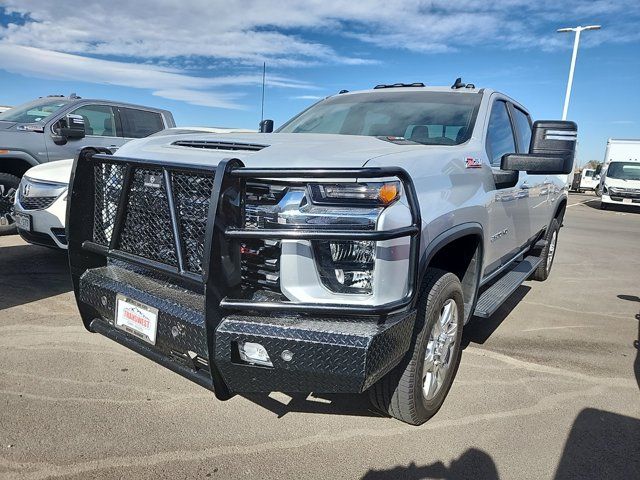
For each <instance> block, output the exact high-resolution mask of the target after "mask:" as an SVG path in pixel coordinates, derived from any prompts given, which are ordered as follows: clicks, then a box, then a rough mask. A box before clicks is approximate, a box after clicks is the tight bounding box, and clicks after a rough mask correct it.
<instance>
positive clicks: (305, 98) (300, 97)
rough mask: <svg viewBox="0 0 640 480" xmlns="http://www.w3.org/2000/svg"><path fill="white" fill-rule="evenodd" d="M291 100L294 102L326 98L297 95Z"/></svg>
mask: <svg viewBox="0 0 640 480" xmlns="http://www.w3.org/2000/svg"><path fill="white" fill-rule="evenodd" d="M291 98H292V99H294V100H322V99H323V98H324V97H321V96H318V95H296V96H295V97H291Z"/></svg>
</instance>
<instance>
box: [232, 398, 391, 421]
mask: <svg viewBox="0 0 640 480" xmlns="http://www.w3.org/2000/svg"><path fill="white" fill-rule="evenodd" d="M278 395H280V396H283V397H287V398H290V400H289V402H288V403H283V402H281V401H279V400H277V399H275V398H273V397H271V396H269V395H268V394H260V393H256V394H242V397H243V398H246V399H247V400H249V401H250V402H252V403H255V404H256V405H259V406H260V407H262V408H264V409H266V410H269V411H270V412H272V413H275V414H276V415H277V416H278V418H282V417H284V416H285V415H286V414H287V413H292V412H296V413H318V414H323V415H353V416H358V417H382V416H383V415H381V414H379V413H376V412H374V411H373V410H372V409H371V404H370V403H369V398H368V396H367V394H366V393H365V394H360V395H358V394H316V393H313V394H306V393H299V394H296V393H293V394H278Z"/></svg>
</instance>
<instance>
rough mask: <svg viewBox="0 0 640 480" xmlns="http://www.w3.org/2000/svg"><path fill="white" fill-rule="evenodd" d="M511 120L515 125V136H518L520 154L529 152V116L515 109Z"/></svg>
mask: <svg viewBox="0 0 640 480" xmlns="http://www.w3.org/2000/svg"><path fill="white" fill-rule="evenodd" d="M512 112H513V120H514V121H515V124H516V135H517V136H518V146H519V147H520V150H519V151H520V153H528V152H529V144H530V143H531V123H530V122H529V115H527V114H526V113H524V112H523V111H522V110H520V109H519V108H517V107H514V108H513V110H512Z"/></svg>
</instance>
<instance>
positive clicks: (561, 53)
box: [0, 0, 640, 163]
mask: <svg viewBox="0 0 640 480" xmlns="http://www.w3.org/2000/svg"><path fill="white" fill-rule="evenodd" d="M639 21H640V3H639V2H638V1H637V0H618V1H613V0H593V1H578V0H567V1H563V2H558V1H557V0H556V1H551V0H538V1H536V2H531V1H530V0H504V1H502V2H500V1H498V2H486V1H485V0H458V1H456V2H451V1H443V0H430V1H424V0H423V1H419V0H416V1H411V0H404V1H396V0H385V1H383V0H369V1H366V0H361V1H359V2H353V1H351V2H345V1H334V0H307V1H302V0H299V1H289V0H280V1H278V2H269V1H265V0H263V1H257V0H226V1H224V2H220V1H213V0H206V1H205V0H194V1H191V2H184V1H179V0H155V1H146V0H136V1H135V2H131V1H124V0H112V1H110V2H102V1H100V2H98V1H94V0H86V1H84V2H82V3H81V4H79V3H78V2H75V1H64V0H63V1H60V2H42V1H38V0H0V104H8V105H16V104H19V103H22V102H24V101H27V100H30V99H32V98H34V97H38V96H42V95H47V94H53V93H64V94H69V93H71V92H75V93H77V94H78V95H80V96H82V97H97V98H110V99H117V100H122V101H128V102H133V103H140V104H145V105H153V106H157V107H162V108H167V109H169V110H171V111H172V112H173V113H174V116H175V118H176V121H177V123H178V125H206V126H225V127H229V126H234V127H245V128H257V123H258V121H259V117H260V82H261V73H262V62H266V63H267V83H268V85H267V94H266V105H265V111H266V116H267V117H268V118H273V119H274V120H275V122H276V125H278V124H281V123H282V122H284V121H285V120H286V119H287V118H289V117H290V116H292V115H293V114H295V113H296V112H298V111H299V110H301V109H303V108H305V107H306V106H308V105H309V104H311V103H313V102H315V101H316V99H317V98H322V97H324V96H327V95H331V94H333V93H336V92H337V91H339V90H340V89H343V88H346V89H349V90H356V89H362V88H369V87H371V86H373V85H375V84H377V83H395V82H413V81H422V82H424V83H426V84H429V85H450V84H451V83H452V82H453V81H454V80H455V78H456V77H458V76H462V78H463V80H464V81H466V82H472V83H475V84H476V85H478V86H485V87H492V88H495V89H498V90H500V91H503V92H505V93H507V94H509V95H511V96H513V97H514V98H515V99H516V100H518V101H520V102H521V103H523V104H524V105H526V106H527V107H528V108H529V109H530V110H531V112H532V114H533V116H534V118H536V119H555V118H560V115H561V111H562V103H563V100H564V92H565V87H566V81H567V75H568V69H569V61H570V56H571V47H572V43H573V34H559V33H555V30H556V29H557V28H559V27H565V26H575V25H579V24H581V25H587V24H601V25H602V26H603V29H602V30H601V31H595V32H585V33H584V34H583V42H582V43H581V48H580V52H579V55H578V64H577V69H576V76H575V81H574V88H573V93H572V101H571V105H570V108H569V119H572V120H575V121H576V122H578V125H579V131H580V138H579V147H578V157H579V161H580V162H581V163H584V162H586V161H588V160H591V159H598V160H599V159H601V158H602V156H603V154H604V148H605V144H606V139H607V138H609V137H614V138H640V91H639V90H638V88H637V85H638V79H639V78H640V33H639V31H638V29H637V25H638V23H639Z"/></svg>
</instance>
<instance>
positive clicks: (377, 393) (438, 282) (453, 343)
mask: <svg viewBox="0 0 640 480" xmlns="http://www.w3.org/2000/svg"><path fill="white" fill-rule="evenodd" d="M463 323H464V302H463V295H462V285H461V284H460V280H459V279H458V277H456V276H455V275H454V274H453V273H450V272H446V271H444V270H440V269H435V268H432V269H428V270H427V273H426V275H425V280H424V282H423V286H422V290H421V293H420V300H419V301H418V312H417V317H416V326H415V329H414V330H415V332H414V336H413V339H412V341H411V347H410V348H409V351H408V352H407V355H406V357H405V358H404V359H403V360H402V361H401V362H400V364H399V365H398V366H397V367H396V368H395V369H393V370H392V371H391V372H389V373H388V374H387V375H386V376H385V377H384V378H382V379H381V380H380V381H379V382H378V383H376V384H375V385H374V386H373V387H371V390H370V391H369V394H370V398H371V401H372V403H373V405H374V406H375V407H376V408H377V409H378V410H380V411H382V412H383V413H386V414H389V415H391V416H392V417H394V418H396V419H398V420H401V421H403V422H406V423H409V424H411V425H420V424H422V423H424V422H426V421H427V420H428V419H429V418H431V417H432V416H433V415H435V413H436V412H437V411H438V410H439V409H440V407H441V406H442V404H443V402H444V399H445V397H446V396H447V393H448V392H449V388H450V387H451V384H452V383H453V379H454V377H455V375H456V372H457V370H458V365H459V364H460V354H461V348H460V342H461V340H462V326H463Z"/></svg>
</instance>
